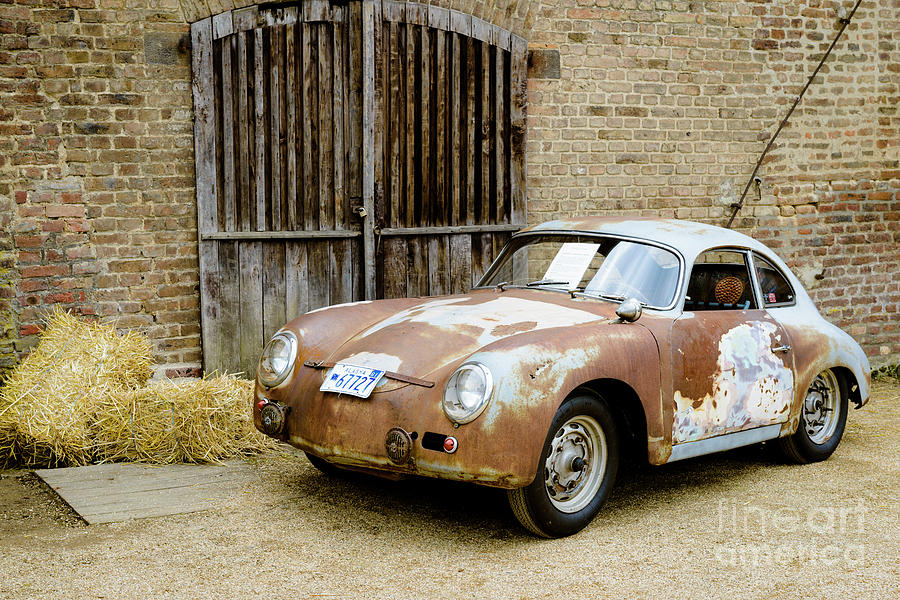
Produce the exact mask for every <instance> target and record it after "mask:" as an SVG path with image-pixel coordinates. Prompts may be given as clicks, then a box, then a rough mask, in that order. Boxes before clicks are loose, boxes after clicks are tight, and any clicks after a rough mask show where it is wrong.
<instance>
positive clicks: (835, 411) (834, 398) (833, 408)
mask: <svg viewBox="0 0 900 600" xmlns="http://www.w3.org/2000/svg"><path fill="white" fill-rule="evenodd" d="M840 400H841V398H840V388H839V387H838V382H837V378H836V377H835V376H834V373H832V372H831V371H822V372H821V373H819V374H818V375H817V376H816V378H815V380H813V382H812V385H810V386H809V389H808V390H807V391H806V398H805V399H804V400H803V427H805V428H806V434H807V435H808V436H809V439H810V441H812V442H813V443H814V444H820V445H821V444H824V443H825V442H827V441H828V440H829V439H830V438H831V436H832V435H834V431H835V429H837V424H838V419H839V417H840Z"/></svg>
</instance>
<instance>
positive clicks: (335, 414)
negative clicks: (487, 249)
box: [256, 290, 662, 488]
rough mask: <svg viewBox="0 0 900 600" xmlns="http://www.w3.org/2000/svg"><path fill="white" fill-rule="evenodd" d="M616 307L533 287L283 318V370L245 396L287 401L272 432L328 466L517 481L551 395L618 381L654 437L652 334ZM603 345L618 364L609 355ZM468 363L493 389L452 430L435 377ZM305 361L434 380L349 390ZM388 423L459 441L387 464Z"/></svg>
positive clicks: (549, 415)
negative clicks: (478, 367) (291, 361)
mask: <svg viewBox="0 0 900 600" xmlns="http://www.w3.org/2000/svg"><path fill="white" fill-rule="evenodd" d="M536 298H537V299H539V300H536ZM614 310H615V306H614V305H613V304H611V303H609V302H604V301H601V300H596V299H572V298H570V297H569V296H568V295H563V294H559V293H554V292H541V291H535V290H507V291H506V292H502V293H501V292H498V291H496V290H476V291H473V292H472V293H471V294H467V295H465V296H452V297H443V298H429V299H424V300H423V299H406V300H390V301H385V305H382V303H381V302H373V303H370V304H365V305H357V306H355V307H340V306H338V307H335V308H334V310H333V313H332V312H331V311H328V310H326V311H320V312H317V313H313V314H309V315H306V316H305V317H302V318H300V319H296V320H294V321H292V322H291V323H290V324H289V325H288V326H287V328H289V329H291V330H292V331H294V332H295V333H296V334H297V335H298V339H299V340H300V348H301V350H300V355H299V356H298V359H297V361H298V362H297V364H295V368H294V372H293V374H292V375H291V377H289V378H288V381H287V382H286V383H285V384H283V385H282V386H279V387H278V388H275V389H270V390H267V389H265V388H263V387H262V386H260V385H257V387H256V396H257V398H267V399H269V400H272V401H278V402H280V403H282V404H284V405H286V406H290V407H291V410H290V411H289V413H288V417H287V421H286V424H285V434H284V436H283V439H285V440H286V441H289V442H290V443H291V444H292V445H295V446H297V447H298V448H300V449H302V450H305V451H308V452H312V453H314V454H316V455H318V456H321V457H323V458H326V459H327V460H330V461H332V462H334V463H336V464H340V465H344V466H349V467H354V468H365V469H376V470H382V471H387V472H392V473H417V474H421V475H429V476H434V477H442V478H449V479H458V480H465V481H475V482H479V483H482V484H486V485H492V486H497V487H506V488H515V487H521V486H524V485H527V484H528V483H530V482H531V481H532V479H533V478H534V475H535V473H536V472H537V462H538V457H539V455H540V451H541V448H542V446H543V443H544V439H545V437H546V434H547V429H548V427H549V425H550V422H551V421H552V419H553V415H554V414H555V413H556V410H557V408H558V407H559V405H560V403H561V402H562V400H563V399H565V398H566V396H567V395H568V394H569V393H570V392H571V391H572V390H574V389H575V388H577V387H579V386H581V385H583V384H584V383H585V382H589V381H593V380H598V379H616V380H619V381H624V382H625V383H627V384H628V385H630V386H631V387H632V388H633V389H634V390H635V392H636V393H637V395H638V396H639V398H640V399H641V401H642V403H643V404H644V410H645V413H646V414H647V420H648V428H652V430H653V432H654V434H655V435H656V437H661V436H660V434H661V431H662V427H661V423H662V409H661V405H660V401H659V394H658V390H659V389H660V380H659V372H660V371H659V366H658V363H659V354H658V349H657V344H656V341H655V340H654V338H653V335H652V334H651V333H650V332H649V330H648V329H647V328H646V327H643V326H642V325H640V324H637V323H634V324H624V323H620V322H617V321H616V320H615V319H614ZM329 313H331V314H329ZM322 319H327V326H326V324H325V323H320V322H319V321H320V320H322ZM645 319H647V320H648V321H652V320H653V319H654V317H653V316H651V315H648V316H646V317H645ZM349 323H355V325H354V326H351V325H349ZM353 330H355V331H353ZM326 336H327V337H326ZM375 348H377V349H378V352H373V351H371V350H372V349H375ZM364 349H368V350H364ZM612 355H615V356H617V357H618V358H619V360H616V361H610V360H608V357H609V356H612ZM467 360H477V361H479V362H481V363H482V364H484V365H486V366H487V367H488V368H489V369H490V370H491V373H492V374H493V377H494V380H495V389H494V393H493V395H492V398H491V400H490V402H489V404H488V406H487V408H486V409H485V411H484V413H483V414H482V415H481V416H480V417H479V418H478V419H476V420H475V421H473V422H472V423H468V424H465V425H462V426H459V427H458V428H454V424H453V423H452V422H451V421H450V420H449V419H447V417H446V416H445V415H444V413H443V410H442V408H441V400H442V397H443V392H444V384H445V382H446V381H447V379H448V378H449V376H450V375H451V374H452V373H453V372H454V371H455V369H456V368H457V367H458V366H459V365H460V364H462V363H463V362H465V361H467ZM304 361H309V362H311V363H317V362H319V361H326V362H341V361H345V362H350V363H354V364H355V363H363V366H371V367H377V368H383V369H386V370H390V371H395V372H397V373H401V374H404V375H411V376H415V377H418V378H422V379H428V380H430V381H435V382H437V385H435V387H434V388H430V389H429V388H423V387H419V386H411V385H407V384H404V383H402V382H397V381H393V380H391V381H388V382H387V383H385V382H384V381H383V382H382V383H381V384H379V387H377V388H376V389H375V392H374V393H373V394H372V395H371V396H370V397H369V398H367V399H359V398H354V397H350V396H346V395H338V394H335V393H330V392H321V391H319V387H320V386H321V384H322V382H323V381H324V378H325V377H326V376H327V371H326V370H324V369H316V368H311V367H305V366H303V364H302V363H303V362H304ZM608 401H610V402H616V401H617V399H616V398H608ZM651 423H652V425H651ZM394 427H401V428H403V429H404V430H405V431H408V432H416V433H417V434H418V435H419V436H421V435H422V434H424V433H425V432H428V431H431V432H437V433H441V434H448V435H449V434H452V435H453V436H454V437H456V438H457V440H458V442H459V447H458V450H457V451H456V452H454V453H453V454H448V453H444V452H435V451H432V450H427V449H424V448H423V447H422V446H421V444H420V443H415V444H414V447H413V449H412V453H411V457H410V461H409V463H407V464H404V465H397V464H394V463H392V462H391V461H390V459H389V458H388V456H387V453H386V451H385V448H384V436H385V435H386V433H387V432H388V431H389V430H390V429H392V428H394ZM419 439H421V438H419ZM498 449H503V450H502V451H498ZM654 452H655V451H654Z"/></svg>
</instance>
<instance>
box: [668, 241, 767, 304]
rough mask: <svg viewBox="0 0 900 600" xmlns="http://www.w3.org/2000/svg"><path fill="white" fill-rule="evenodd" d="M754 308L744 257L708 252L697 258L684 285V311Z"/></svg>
mask: <svg viewBox="0 0 900 600" xmlns="http://www.w3.org/2000/svg"><path fill="white" fill-rule="evenodd" d="M749 308H756V300H755V298H754V295H753V287H752V285H751V283H750V268H749V266H748V263H747V255H746V253H744V252H741V251H738V250H708V251H706V252H704V253H703V254H701V255H700V256H698V257H697V261H696V262H695V263H694V268H693V269H692V270H691V278H690V280H689V281H688V291H687V296H686V297H685V299H684V310H692V311H696V310H747V309H749Z"/></svg>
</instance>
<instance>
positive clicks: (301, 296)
mask: <svg viewBox="0 0 900 600" xmlns="http://www.w3.org/2000/svg"><path fill="white" fill-rule="evenodd" d="M284 288H285V290H284V297H285V301H284V304H285V315H286V317H287V318H292V317H295V316H298V315H302V314H303V313H305V312H306V311H308V310H309V271H308V269H307V258H306V244H305V243H303V242H294V241H288V242H285V254H284Z"/></svg>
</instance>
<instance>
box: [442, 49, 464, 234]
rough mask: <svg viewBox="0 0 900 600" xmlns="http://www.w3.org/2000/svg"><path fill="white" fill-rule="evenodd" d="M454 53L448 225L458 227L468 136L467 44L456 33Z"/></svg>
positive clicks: (450, 82) (450, 71) (461, 215)
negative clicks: (464, 69)
mask: <svg viewBox="0 0 900 600" xmlns="http://www.w3.org/2000/svg"><path fill="white" fill-rule="evenodd" d="M449 37H450V43H451V45H452V50H451V53H450V57H449V58H450V64H449V65H448V68H447V75H448V85H449V87H450V119H449V125H448V133H449V136H450V149H449V152H450V161H449V162H450V169H449V172H448V173H447V178H448V180H449V184H450V197H449V200H450V202H449V217H450V218H449V224H450V225H459V224H462V223H465V220H466V217H465V212H464V211H462V210H461V208H462V203H463V197H462V194H463V190H464V189H465V188H464V186H465V184H464V182H463V179H462V172H461V169H462V165H464V164H465V162H464V161H465V158H462V157H460V153H461V152H462V151H463V138H464V136H465V129H464V127H465V121H464V119H463V109H464V104H463V103H464V100H463V98H464V93H463V90H464V89H465V87H464V86H465V79H463V73H462V69H461V67H462V62H461V61H462V59H463V53H462V45H463V44H464V43H465V42H464V40H463V38H462V37H461V36H460V35H459V34H456V33H451V34H449Z"/></svg>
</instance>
